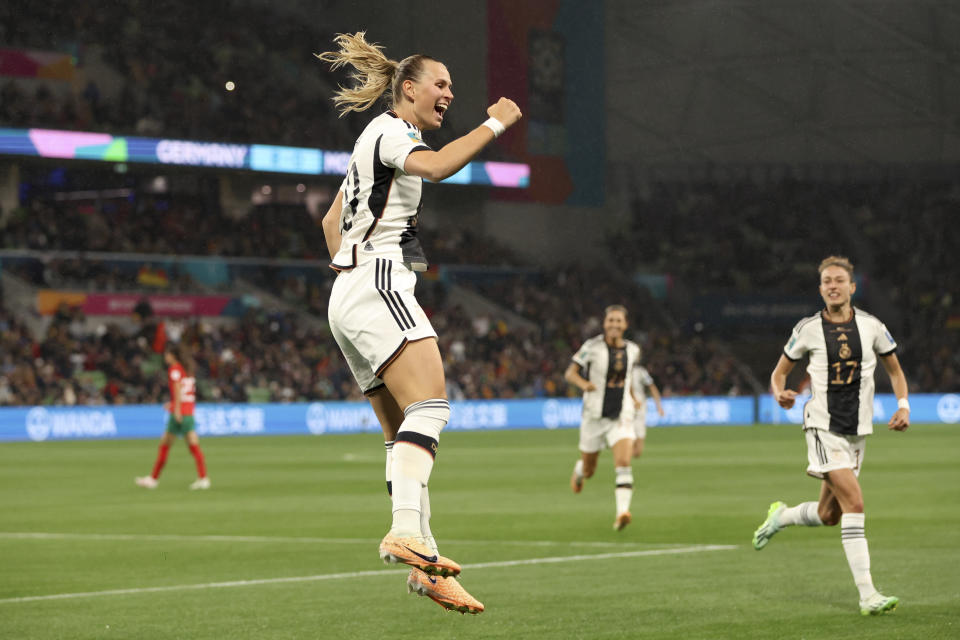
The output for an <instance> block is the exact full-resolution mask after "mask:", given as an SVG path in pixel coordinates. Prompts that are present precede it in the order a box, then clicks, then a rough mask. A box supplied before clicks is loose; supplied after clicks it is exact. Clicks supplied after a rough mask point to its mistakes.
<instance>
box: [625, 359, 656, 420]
mask: <svg viewBox="0 0 960 640" xmlns="http://www.w3.org/2000/svg"><path fill="white" fill-rule="evenodd" d="M652 385H653V377H651V375H650V372H649V371H647V368H646V367H644V366H643V365H640V364H637V365H636V366H635V367H634V368H633V379H632V381H631V384H630V389H631V390H632V391H633V397H634V398H636V399H637V400H639V401H640V403H641V404H640V408H639V409H637V410H636V415H634V416H633V434H634V436H635V437H636V438H638V439H644V438H646V437H647V394H646V391H647V387H650V386H652Z"/></svg>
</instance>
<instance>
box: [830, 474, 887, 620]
mask: <svg viewBox="0 0 960 640" xmlns="http://www.w3.org/2000/svg"><path fill="white" fill-rule="evenodd" d="M826 482H827V484H829V485H830V490H831V491H832V493H833V495H834V496H835V497H836V500H837V502H838V503H839V504H840V509H841V511H842V515H841V516H840V534H841V541H842V543H843V552H844V554H845V555H846V556H847V564H848V565H849V566H850V573H852V574H853V580H854V582H855V583H856V585H857V591H859V592H860V612H861V613H863V615H876V614H879V613H885V612H887V611H892V610H893V609H894V608H896V606H897V602H898V600H897V598H895V597H892V596H889V597H888V596H884V595H881V594H879V593H878V592H877V589H876V587H874V585H873V576H872V575H871V573H870V549H869V545H868V544H867V537H866V535H865V528H864V524H865V519H864V513H863V492H862V491H861V489H860V482H859V481H858V480H857V476H856V475H855V474H854V472H853V469H836V470H834V471H831V472H830V473H828V474H827V478H826Z"/></svg>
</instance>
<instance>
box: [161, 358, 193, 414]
mask: <svg viewBox="0 0 960 640" xmlns="http://www.w3.org/2000/svg"><path fill="white" fill-rule="evenodd" d="M167 381H168V382H169V383H170V410H171V411H173V407H174V400H175V399H176V396H175V395H174V394H175V393H176V392H177V382H179V383H180V415H184V416H192V415H193V404H194V403H195V402H196V401H197V381H196V379H194V377H193V376H188V375H187V372H186V371H184V370H183V366H182V365H180V364H174V365H171V366H170V369H169V370H168V371H167Z"/></svg>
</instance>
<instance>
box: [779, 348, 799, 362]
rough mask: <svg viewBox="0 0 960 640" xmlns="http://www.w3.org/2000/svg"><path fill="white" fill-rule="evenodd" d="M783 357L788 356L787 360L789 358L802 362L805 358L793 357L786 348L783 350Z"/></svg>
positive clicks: (792, 360)
mask: <svg viewBox="0 0 960 640" xmlns="http://www.w3.org/2000/svg"><path fill="white" fill-rule="evenodd" d="M783 357H784V358H786V359H787V360H789V361H790V362H800V361H801V360H802V359H803V358H793V357H791V356H790V354H789V353H787V350H786V349H784V350H783Z"/></svg>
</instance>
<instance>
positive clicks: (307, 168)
mask: <svg viewBox="0 0 960 640" xmlns="http://www.w3.org/2000/svg"><path fill="white" fill-rule="evenodd" d="M0 155H19V156H33V157H40V158H65V159H72V160H95V161H100V162H138V163H145V164H163V165H173V166H179V167H212V168H219V169H241V170H247V171H264V172H268V173H293V174H301V175H333V176H342V175H346V172H347V164H348V163H349V161H350V152H349V151H325V150H323V149H310V148H307V147H281V146H277V145H269V144H235V143H228V142H199V141H194V140H173V139H167V138H139V137H135V136H113V135H111V134H109V133H91V132H86V131H60V130H56V129H0ZM444 183H446V184H468V185H489V186H493V187H508V188H514V189H524V188H526V187H528V186H529V185H530V165H527V164H518V163H509V162H471V163H470V164H468V165H467V166H466V167H464V168H463V169H462V170H461V171H460V172H458V173H457V174H455V175H453V176H450V177H449V178H447V179H446V180H444Z"/></svg>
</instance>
